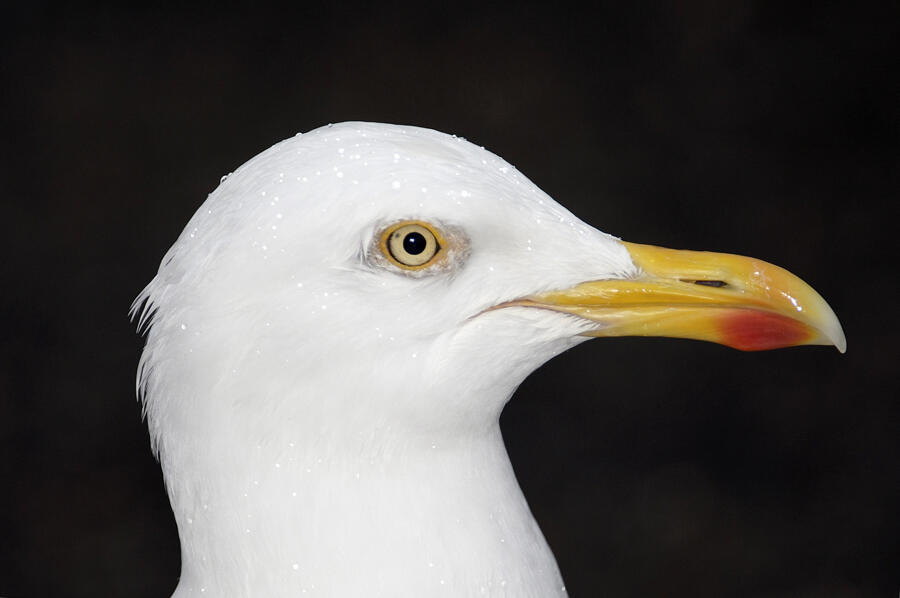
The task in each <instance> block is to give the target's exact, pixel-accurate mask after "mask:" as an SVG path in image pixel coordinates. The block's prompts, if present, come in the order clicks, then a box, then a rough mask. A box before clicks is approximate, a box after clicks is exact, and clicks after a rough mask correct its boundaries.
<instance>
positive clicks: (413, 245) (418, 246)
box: [403, 233, 427, 255]
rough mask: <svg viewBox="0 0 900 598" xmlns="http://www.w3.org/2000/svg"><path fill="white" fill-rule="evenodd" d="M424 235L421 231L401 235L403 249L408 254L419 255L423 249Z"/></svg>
mask: <svg viewBox="0 0 900 598" xmlns="http://www.w3.org/2000/svg"><path fill="white" fill-rule="evenodd" d="M425 245H427V242H426V241H425V236H424V235H423V234H422V233H409V234H407V235H406V236H405V237H403V251H405V252H406V253H408V254H410V255H419V254H420V253H422V252H423V251H425Z"/></svg>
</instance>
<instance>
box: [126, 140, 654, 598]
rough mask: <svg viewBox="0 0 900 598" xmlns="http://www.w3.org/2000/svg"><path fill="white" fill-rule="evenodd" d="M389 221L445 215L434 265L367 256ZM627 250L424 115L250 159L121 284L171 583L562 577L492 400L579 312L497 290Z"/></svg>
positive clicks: (613, 259)
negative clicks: (130, 284) (160, 498)
mask: <svg viewBox="0 0 900 598" xmlns="http://www.w3.org/2000/svg"><path fill="white" fill-rule="evenodd" d="M403 220H421V221H426V222H429V223H431V224H432V225H434V226H435V227H437V228H439V229H441V230H443V231H445V232H446V234H448V235H449V236H451V237H453V239H454V246H455V247H456V250H455V251H454V252H452V254H451V255H450V256H449V257H448V259H447V260H445V263H444V265H443V267H439V268H438V267H436V268H431V269H426V270H424V271H419V272H416V273H413V274H411V273H409V272H404V271H402V270H400V269H399V268H397V267H395V266H393V265H391V263H390V262H389V261H387V260H386V259H385V258H384V257H383V256H382V255H381V253H380V251H379V249H378V243H377V241H378V238H379V234H380V231H382V230H383V229H384V228H385V227H386V226H388V225H390V224H392V223H395V222H398V221H403ZM635 272H636V267H635V266H634V264H633V263H632V261H631V258H630V257H629V255H628V253H627V251H626V250H625V248H624V247H623V246H622V245H621V244H620V243H618V242H617V241H616V240H615V239H614V238H613V237H610V236H608V235H606V234H604V233H601V232H599V231H597V230H595V229H594V228H591V227H590V226H588V225H586V224H585V223H583V222H581V221H580V220H578V219H577V218H576V217H575V216H573V215H572V214H571V213H569V212H568V211H567V210H565V209H564V208H563V207H561V206H560V205H559V204H557V203H556V202H554V201H553V200H552V199H551V198H550V197H548V196H547V195H546V194H545V193H543V192H542V191H541V190H540V189H538V188H537V187H536V186H535V185H534V184H532V183H531V182H530V181H529V180H528V179H527V178H525V177H524V176H523V175H522V174H520V173H519V172H518V171H517V170H516V169H515V168H513V167H512V166H510V165H509V164H507V163H506V162H505V161H503V160H502V159H501V158H499V157H497V156H495V155H494V154H492V153H490V152H488V151H486V150H485V149H483V148H480V147H478V146H475V145H473V144H471V143H469V142H467V141H465V140H463V139H461V138H457V137H451V136H448V135H445V134H442V133H438V132H436V131H431V130H426V129H420V128H415V127H402V126H392V125H382V124H371V123H345V124H341V125H334V126H329V127H324V128H321V129H317V130H315V131H312V132H310V133H307V134H304V135H298V136H296V137H293V138H291V139H288V140H285V141H283V142H281V143H279V144H277V145H275V146H273V147H272V148H270V149H268V150H266V151H265V152H263V153H261V154H260V155H258V156H256V157H255V158H253V159H252V160H250V161H249V162H247V163H246V164H244V165H243V166H242V167H241V168H239V169H238V170H237V171H236V172H234V173H233V174H231V175H230V176H228V177H227V178H226V179H225V180H224V181H223V182H222V184H221V185H220V186H219V188H218V189H216V191H215V192H213V193H212V194H211V195H210V196H209V198H208V199H207V200H206V202H205V203H204V204H203V205H202V206H201V208H200V209H199V210H198V211H197V213H196V214H195V215H194V217H193V218H192V219H191V221H190V222H189V223H188V225H187V227H186V228H185V230H184V232H183V233H182V235H181V236H180V237H179V239H178V241H177V242H176V243H175V245H174V246H173V247H172V248H171V249H170V250H169V252H168V253H167V254H166V256H165V258H164V259H163V262H162V265H161V266H160V269H159V273H158V274H157V276H156V277H155V278H154V279H153V281H152V282H151V283H150V284H149V285H148V286H147V287H146V289H144V291H143V292H142V293H141V295H140V296H139V297H138V299H137V300H136V302H135V305H136V306H140V305H143V312H142V315H141V318H140V322H141V326H142V327H147V328H148V332H147V343H146V348H145V350H144V354H143V357H142V360H141V365H140V369H139V376H138V386H139V391H140V394H141V397H142V399H143V402H144V409H145V413H146V417H147V421H148V425H149V428H150V433H151V439H152V442H153V446H154V449H155V450H157V451H158V454H159V457H160V461H161V464H162V467H163V471H164V474H165V479H166V484H167V488H168V492H169V496H170V499H171V502H172V507H173V510H174V511H175V515H176V519H177V523H178V529H179V535H180V538H181V543H182V577H181V581H180V584H179V586H178V589H177V591H176V595H177V596H189V595H190V596H193V595H197V596H199V595H201V594H202V595H207V596H208V595H212V596H220V597H223V596H227V597H232V596H234V597H237V596H251V595H254V596H268V597H275V596H297V595H300V594H301V593H302V592H303V591H306V592H307V593H308V594H309V595H318V596H333V597H345V596H363V595H365V596H395V597H396V596H417V597H421V596H468V595H478V594H479V593H484V594H487V595H493V596H541V597H546V596H554V595H563V594H564V590H563V588H562V582H561V579H560V576H559V572H558V570H557V568H556V565H555V562H554V560H553V557H552V554H551V553H550V551H549V549H548V548H547V546H546V543H545V542H544V540H543V537H542V535H541V533H540V531H539V529H538V528H537V525H536V524H535V523H534V521H533V519H532V517H531V515H530V513H529V511H528V507H527V505H526V503H525V501H524V499H523V497H522V496H521V492H520V491H519V488H518V485H517V483H516V481H515V477H514V475H513V473H512V469H511V467H510V465H509V461H508V458H507V456H506V452H505V449H504V447H503V443H502V439H501V437H500V433H499V428H498V417H499V413H500V411H501V409H502V407H503V405H504V404H505V403H506V401H507V400H508V399H509V397H510V396H511V395H512V393H513V391H514V390H515V388H516V387H517V386H518V384H519V383H520V382H521V381H522V380H523V379H524V378H525V377H526V376H527V375H528V374H529V373H530V372H532V371H533V370H534V369H535V368H537V367H538V366H539V365H540V364H541V363H543V362H544V361H546V360H547V359H549V358H551V357H552V356H554V355H556V354H558V353H560V352H561V351H563V350H565V349H567V348H569V347H571V346H573V345H575V344H577V343H579V342H581V341H583V340H586V338H585V337H580V336H578V334H579V333H580V332H583V331H585V330H586V329H587V327H589V326H590V325H589V324H587V323H586V322H584V321H583V320H580V319H578V318H576V317H573V316H567V315H564V314H560V313H556V312H551V311H547V310H535V309H526V308H505V309H499V310H490V308H491V307H493V306H496V305H498V304H501V303H503V302H506V301H511V300H514V299H517V298H520V297H524V296H527V295H531V294H533V293H537V292H540V291H545V290H549V289H553V288H565V287H570V286H572V285H574V284H577V283H579V282H582V281H586V280H597V279H604V278H625V277H630V276H633V275H634V274H635Z"/></svg>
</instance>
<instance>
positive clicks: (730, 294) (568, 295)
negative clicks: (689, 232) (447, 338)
mask: <svg viewBox="0 0 900 598" xmlns="http://www.w3.org/2000/svg"><path fill="white" fill-rule="evenodd" d="M623 245H625V247H626V248H627V249H628V252H629V253H630V254H631V258H632V260H633V261H634V263H635V265H637V266H638V267H639V268H640V270H641V274H640V275H639V276H638V277H636V278H631V279H627V280H598V281H593V282H585V283H581V284H579V285H576V286H574V287H572V288H569V289H565V290H562V291H551V292H548V293H542V294H539V295H534V296H531V297H527V298H525V299H522V300H519V301H516V302H514V304H515V305H523V306H533V307H541V308H545V309H552V310H555V311H560V312H564V313H568V314H573V315H576V316H580V317H582V318H584V319H586V320H590V321H591V322H595V323H596V325H597V326H596V328H595V329H593V330H591V331H589V332H587V333H585V334H586V335H587V336H669V337H676V338H691V339H697V340H705V341H712V342H714V343H720V344H723V345H727V346H729V347H734V348H735V349H740V350H742V351H760V350H764V349H777V348H779V347H790V346H795V345H834V346H835V347H837V349H838V351H840V352H841V353H843V352H844V351H845V350H846V348H847V341H846V340H845V338H844V331H843V330H842V329H841V324H840V322H838V319H837V316H835V315H834V312H833V311H832V310H831V308H830V307H829V306H828V304H827V303H826V302H825V300H824V299H822V297H821V296H820V295H819V294H818V293H817V292H816V291H815V290H813V288H812V287H811V286H809V285H808V284H806V283H805V282H803V281H802V280H800V279H799V278H797V277H796V276H794V275H793V274H791V273H790V272H788V271H787V270H784V269H783V268H779V267H778V266H775V265H772V264H769V263H767V262H764V261H762V260H757V259H754V258H748V257H743V256H740V255H731V254H724V253H710V252H705V251H682V250H673V249H665V248H662V247H654V246H652V245H637V244H634V243H623Z"/></svg>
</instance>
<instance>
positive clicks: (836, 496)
mask: <svg viewBox="0 0 900 598" xmlns="http://www.w3.org/2000/svg"><path fill="white" fill-rule="evenodd" d="M3 18H4V24H3V26H2V27H3V37H2V42H0V44H2V45H0V49H2V55H0V68H2V71H0V77H2V80H0V83H2V85H0V99H2V104H0V124H2V127H3V134H2V141H0V143H2V146H0V147H2V152H3V153H2V163H0V173H2V190H0V197H2V202H3V204H2V205H3V217H2V222H3V234H2V243H3V244H4V250H3V258H2V260H3V268H2V270H3V272H4V275H3V278H2V291H0V306H2V312H0V314H2V318H3V321H2V330H3V333H2V335H0V347H2V362H0V435H2V436H0V438H2V459H0V468H2V469H0V474H2V481H0V485H2V490H0V501H2V510H0V537H2V540H0V595H2V596H7V597H9V598H19V597H29V596H35V597H36V596H73V597H80V596H91V597H97V596H130V597H140V596H148V597H149V596H167V595H168V594H169V593H170V592H171V590H172V589H173V588H174V585H175V583H176V579H177V576H178V569H179V559H178V543H177V536H176V531H175V527H174V523H173V521H172V518H171V514H170V512H169V509H168V503H167V499H166V497H165V493H164V490H163V487H162V483H161V478H160V475H159V472H158V467H157V464H156V463H155V462H154V460H153V458H152V456H151V454H150V451H149V448H148V441H147V434H146V432H145V430H144V429H143V426H142V424H141V422H140V415H139V406H138V405H137V403H136V402H135V399H134V389H133V378H134V369H135V364H136V361H137V359H138V355H139V352H140V349H141V340H140V338H139V337H138V336H137V335H136V334H135V333H134V327H133V326H132V325H131V324H130V323H129V321H128V319H127V315H126V312H127V309H128V306H129V303H130V302H131V300H132V298H133V297H134V296H135V295H136V294H137V292H138V291H139V290H140V289H141V287H142V286H143V285H144V284H145V283H146V282H147V281H149V280H150V278H151V277H152V276H153V274H154V272H155V270H156V267H157V265H158V263H159V259H160V258H161V256H162V254H163V253H164V251H165V250H166V249H167V248H168V246H169V245H170V244H171V243H172V242H173V241H174V239H175V237H176V236H177V235H178V233H179V232H180V230H181V228H182V227H183V225H184V223H185V222H186V221H187V219H188V217H189V216H190V215H191V214H192V213H193V211H194V210H195V209H196V208H197V206H198V205H199V204H200V202H201V201H202V200H203V199H204V198H205V197H206V194H207V193H208V192H210V191H211V190H212V189H213V188H214V187H215V186H216V185H217V184H218V181H219V177H220V176H221V175H223V174H225V173H227V172H229V171H231V170H234V169H235V167H237V166H238V165H240V164H241V163H242V162H244V161H245V160H246V159H248V158H250V157H251V156H252V155H254V154H256V153H258V152H259V151H261V150H263V149H264V148H266V147H268V146H269V145H271V144H272V143H274V142H276V141H278V140H280V139H282V138H285V137H288V136H291V135H293V134H294V133H295V132H297V131H305V130H308V129H311V128H314V127H317V126H319V125H322V124H325V123H327V122H338V121H342V120H351V119H353V120H373V121H385V122H398V123H405V124H416V125H422V126H428V127H432V128H436V129H440V130H444V131H446V132H450V133H456V134H459V135H463V136H465V137H467V138H468V139H470V140H472V141H475V142H477V143H479V144H483V145H485V146H486V147H487V148H488V149H491V150H492V151H494V152H496V153H498V154H500V155H501V156H503V157H505V158H506V159H508V160H509V161H510V162H512V163H513V164H515V165H516V166H517V167H518V168H519V169H520V170H521V171H523V172H524V173H525V174H526V175H528V176H529V177H530V178H531V179H532V180H534V181H535V182H536V183H537V184H538V185H539V186H541V187H542V188H543V189H544V190H546V191H547V192H548V193H550V194H551V195H552V196H554V197H555V198H556V199H557V200H559V201H560V202H561V203H563V204H564V205H566V206H567V207H569V208H570V209H572V210H573V211H574V212H575V213H576V214H578V215H579V216H581V217H582V218H583V219H584V220H586V221H587V222H589V223H591V224H593V225H595V226H597V227H598V228H601V229H602V230H606V231H608V232H611V233H613V234H616V235H620V236H622V237H623V238H625V239H628V240H631V241H637V242H648V243H654V244H660V245H666V246H674V247H687V248H697V249H710V250H719V251H730V252H735V253H744V254H748V255H754V256H757V257H761V258H764V259H766V260H769V261H772V262H774V263H777V264H779V265H782V266H784V267H787V268H788V269H790V270H792V271H793V272H795V273H797V274H798V275H800V276H801V277H802V278H804V279H805V280H807V281H808V282H810V283H811V284H812V285H813V286H815V287H816V288H817V290H819V291H820V292H821V293H822V295H823V296H824V297H826V299H828V301H829V302H830V303H831V305H832V306H833V307H834V309H835V311H836V312H837V314H838V315H839V316H840V318H841V320H842V322H843V324H844V328H845V330H846V333H847V337H848V341H849V352H848V353H847V354H846V355H843V356H842V355H839V354H838V352H837V351H835V350H834V349H827V348H818V347H816V348H808V347H804V348H799V349H789V350H780V351H774V352H767V353H755V354H744V353H739V352H737V351H732V350H729V349H726V348H723V347H719V346H714V345H708V344H702V343H695V342H689V341H675V340H666V339H650V340H641V339H616V340H597V341H593V342H591V343H588V344H586V345H582V346H581V347H579V348H577V349H576V350H573V351H571V352H569V353H567V354H565V355H563V356H560V357H558V358H557V359H555V360H553V361H552V362H550V363H549V364H548V365H547V366H545V367H544V368H542V369H541V370H539V371H538V372H536V373H535V374H534V375H532V376H531V377H530V378H529V379H528V380H527V381H526V382H525V384H523V386H522V387H521V389H520V390H519V392H518V393H517V395H516V397H515V398H514V399H513V401H512V402H511V403H510V405H509V406H508V407H507V409H506V411H505V412H504V415H503V418H502V424H503V430H504V435H505V437H506V440H507V445H508V448H509V452H510V455H511V458H512V461H513V463H514V465H515V468H516V471H517V473H518V476H519V480H520V482H521V484H522V486H523V488H524V490H525V494H526V496H527V497H528V498H529V502H530V504H531V506H532V509H533V511H534V513H535V515H536V517H537V519H538V520H539V522H540V523H541V526H542V528H543V530H544V532H545V534H546V535H547V537H548V540H549V541H550V544H551V546H552V547H553V548H554V552H555V554H556V555H557V558H558V560H559V562H560V566H561V568H562V571H563V574H564V577H565V578H566V581H567V585H568V588H569V591H570V593H571V595H573V596H580V597H592V596H692V597H698V596H760V597H762V596H767V597H768V596H773V597H774V596H779V597H780V596H810V597H811V596H837V597H857V596H896V595H897V591H898V588H900V515H898V507H900V466H898V456H900V441H898V428H900V404H898V398H897V396H898V392H897V391H898V384H897V382H898V380H897V374H896V373H895V370H894V367H895V366H896V361H897V360H896V350H895V349H894V347H895V346H896V343H897V342H898V341H897V337H896V335H897V332H898V329H897V321H898V317H897V306H896V305H897V298H898V295H897V283H896V274H897V270H896V266H895V260H896V252H895V251H894V249H895V247H896V238H897V233H896V226H897V224H896V214H897V211H896V208H895V202H896V200H897V196H898V190H900V180H898V159H900V153H898V131H900V118H898V106H900V86H898V77H900V75H898V73H900V60H898V57H900V47H898V44H897V37H898V27H897V23H898V20H900V11H898V10H897V4H896V3H885V4H884V5H881V6H879V5H861V4H853V5H852V6H841V5H839V4H829V5H825V3H802V4H795V5H785V4H783V3H774V2H773V3H761V2H752V1H741V0H738V1H731V2H714V1H707V2H697V1H688V2H679V3H665V4H655V5H652V6H638V5H636V4H632V3H628V2H617V3H614V4H613V5H612V6H610V7H602V6H597V7H595V8H594V9H593V10H592V12H585V11H584V10H574V9H567V8H566V7H564V6H552V7H551V6H544V5H533V4H520V5H517V6H514V7H513V6H501V5H483V4H460V3H452V4H448V5H446V6H443V7H437V6H433V7H432V6H425V5H420V6H419V7H418V9H415V10H410V9H408V8H406V7H402V6H399V5H393V4H382V3H373V5H372V6H368V5H351V4H345V3H333V5H332V7H331V8H322V7H315V8H312V7H308V8H304V7H303V6H300V5H295V6H294V7H292V8H290V9H275V8H266V7H262V6H260V7H256V8H249V7H245V8H240V9H235V8H226V7H217V6H213V5H212V4H210V5H209V6H207V7H205V8H198V9H189V10H186V9H179V10H171V11H169V10H165V9H163V8H160V7H156V8H146V9H141V10H126V9H122V8H112V7H108V8H102V7H87V6H86V5H76V4H72V5H70V6H68V7H63V8H59V7H56V6H51V5H48V4H41V3H32V4H30V5H29V7H27V8H26V7H24V6H17V7H11V8H6V9H4V17H3Z"/></svg>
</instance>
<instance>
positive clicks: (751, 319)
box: [717, 309, 815, 351]
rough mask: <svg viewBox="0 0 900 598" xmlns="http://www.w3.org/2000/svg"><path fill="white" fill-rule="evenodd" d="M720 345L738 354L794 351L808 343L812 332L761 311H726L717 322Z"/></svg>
mask: <svg viewBox="0 0 900 598" xmlns="http://www.w3.org/2000/svg"><path fill="white" fill-rule="evenodd" d="M717 324H718V327H719V330H720V332H721V334H722V343H723V344H725V345H728V346H729V347H734V348H735V349H740V350H741V351H765V350H767V349H779V348H781V347H793V346H795V345H801V344H803V343H805V342H807V341H809V340H810V339H811V338H812V337H813V336H814V335H815V332H814V331H813V330H811V329H810V328H809V327H808V326H806V325H805V324H803V323H802V322H798V321H797V320H792V319H791V318H787V317H785V316H781V315H778V314H773V313H769V312H764V311H754V310H750V309H738V310H734V311H729V313H727V314H726V315H725V316H724V317H722V319H721V320H719V322H717Z"/></svg>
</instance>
